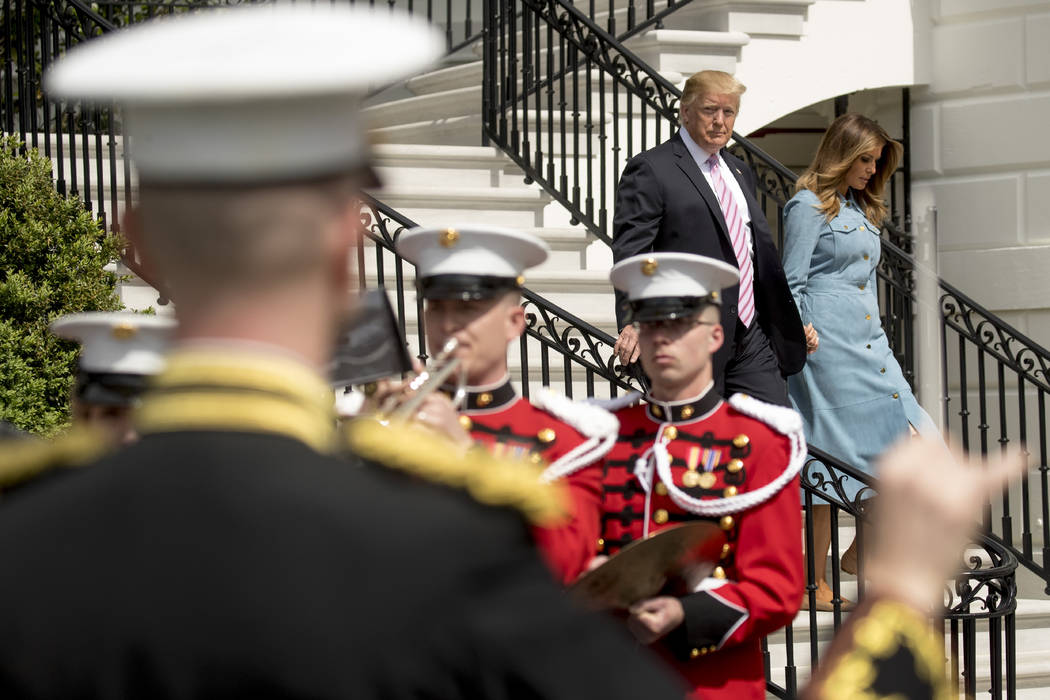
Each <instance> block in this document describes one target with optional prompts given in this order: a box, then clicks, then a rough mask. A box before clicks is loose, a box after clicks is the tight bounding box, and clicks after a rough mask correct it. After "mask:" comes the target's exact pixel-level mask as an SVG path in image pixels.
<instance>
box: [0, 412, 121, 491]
mask: <svg viewBox="0 0 1050 700" xmlns="http://www.w3.org/2000/svg"><path fill="white" fill-rule="evenodd" d="M112 448H113V444H112V441H110V440H108V439H107V438H106V436H105V434H104V433H102V432H100V431H98V430H93V429H89V428H83V427H73V428H70V429H69V430H68V431H67V432H65V433H63V434H62V435H59V436H58V437H56V438H53V439H51V440H25V439H18V440H5V441H2V442H0V491H3V490H5V489H9V488H11V487H13V486H17V485H19V484H22V483H25V482H27V481H30V480H31V479H33V478H35V477H37V476H39V475H40V474H43V473H45V472H48V471H51V470H52V469H57V468H60V467H79V466H82V465H84V464H87V463H88V462H91V461H93V460H95V459H97V458H99V457H101V456H102V455H104V454H105V453H106V452H109V451H110V450H111V449H112Z"/></svg>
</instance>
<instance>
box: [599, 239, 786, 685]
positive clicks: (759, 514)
mask: <svg viewBox="0 0 1050 700" xmlns="http://www.w3.org/2000/svg"><path fill="white" fill-rule="evenodd" d="M611 278H612V281H613V284H614V286H616V287H617V288H618V289H623V290H624V291H626V292H627V293H628V297H629V300H630V304H631V309H632V313H633V318H634V321H635V323H637V324H638V330H639V345H640V348H641V361H642V366H643V367H644V369H645V371H646V374H647V375H648V376H649V378H650V381H651V384H652V386H651V390H650V394H649V396H648V397H647V403H638V402H637V401H638V397H637V395H635V397H634V398H635V403H634V404H633V405H627V404H628V401H629V399H627V400H624V401H621V402H620V407H619V408H618V410H616V412H615V414H616V416H617V418H618V419H619V421H620V432H619V437H618V440H617V443H616V446H615V447H614V448H613V449H612V451H611V452H610V453H609V454H608V455H607V456H606V459H605V476H604V479H605V486H604V514H603V516H602V521H603V533H602V540H601V541H600V547H601V549H602V551H603V552H604V553H606V554H614V553H615V552H616V551H618V550H619V549H620V548H621V547H623V546H624V545H626V544H628V543H629V542H632V541H634V540H636V539H639V538H644V537H646V536H647V535H649V534H651V533H653V532H657V531H659V530H660V529H662V528H665V527H669V526H671V525H674V524H676V523H679V522H682V521H686V520H694V519H697V518H702V519H709V520H712V521H714V522H717V523H719V525H720V526H721V527H722V529H723V530H724V531H725V532H726V535H727V538H728V543H727V544H726V545H725V546H724V547H723V550H722V560H721V562H720V565H719V566H718V567H717V568H716V569H715V570H714V572H713V574H712V575H711V576H710V577H708V578H705V579H703V580H694V581H689V582H688V587H689V589H690V590H692V592H691V593H688V594H686V595H684V596H658V597H655V598H651V599H648V600H644V601H640V602H639V603H637V604H635V605H634V606H633V607H632V609H631V611H630V616H629V618H628V622H627V624H628V627H629V628H630V629H631V631H632V632H633V633H634V634H635V636H636V637H638V639H639V640H640V641H642V642H643V643H646V644H653V645H654V646H655V647H657V648H658V651H659V652H660V653H661V654H662V655H664V656H665V657H666V658H667V659H669V660H670V661H671V663H672V664H673V665H674V666H676V667H677V669H678V670H679V672H680V673H681V674H682V675H683V676H684V677H685V678H686V680H687V682H688V683H689V685H690V687H691V688H692V689H693V690H692V693H691V695H690V697H694V698H734V699H737V698H764V697H765V674H764V669H763V663H762V654H761V640H762V637H764V636H765V635H767V634H769V633H771V632H773V631H775V630H777V629H779V628H780V627H783V626H784V625H785V624H787V623H788V622H790V621H791V620H792V619H793V617H794V616H795V613H796V612H797V611H798V608H799V604H800V602H801V598H802V590H803V586H804V584H805V578H804V574H803V567H802V546H801V539H800V537H799V534H798V533H799V532H800V530H801V526H802V523H801V514H800V510H801V509H800V504H799V494H798V477H797V474H798V470H799V468H800V467H801V465H802V461H803V459H804V456H805V452H806V450H805V441H804V439H803V437H802V432H801V428H802V426H801V421H800V420H799V418H798V416H797V414H795V413H794V412H793V411H791V410H790V409H786V408H783V407H779V406H774V405H771V404H766V403H763V402H760V401H758V400H756V399H752V398H749V397H747V396H744V395H741V394H738V395H736V396H734V397H732V398H731V399H729V400H728V401H725V400H723V399H722V397H720V396H718V395H717V394H716V393H715V392H714V389H713V387H714V382H713V377H712V374H711V373H712V370H711V361H710V359H711V355H712V354H713V353H714V351H715V350H717V349H718V347H720V346H721V343H722V338H723V334H722V328H721V326H720V325H719V310H718V307H717V299H718V291H719V290H720V289H721V288H722V287H726V286H729V285H732V284H734V283H735V281H736V270H735V269H734V268H732V267H730V266H728V265H726V264H725V263H721V262H718V261H714V260H711V259H709V258H702V257H700V256H694V255H688V254H683V253H664V254H654V255H648V256H645V255H643V256H636V257H634V258H629V259H627V260H625V261H623V262H621V263H619V264H618V265H616V266H615V267H614V268H613V271H612V273H611Z"/></svg>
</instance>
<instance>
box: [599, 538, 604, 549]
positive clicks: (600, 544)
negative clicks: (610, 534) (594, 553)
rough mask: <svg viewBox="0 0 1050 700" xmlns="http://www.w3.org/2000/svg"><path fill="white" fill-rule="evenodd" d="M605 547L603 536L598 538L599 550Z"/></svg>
mask: <svg viewBox="0 0 1050 700" xmlns="http://www.w3.org/2000/svg"><path fill="white" fill-rule="evenodd" d="M603 549H605V540H604V539H602V538H601V537H599V538H598V551H601V550H603Z"/></svg>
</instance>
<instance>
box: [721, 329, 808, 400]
mask: <svg viewBox="0 0 1050 700" xmlns="http://www.w3.org/2000/svg"><path fill="white" fill-rule="evenodd" d="M733 346H734V347H733V356H732V357H731V358H730V360H729V363H728V364H727V365H726V370H725V373H724V374H723V375H722V376H721V377H715V388H716V389H717V390H718V391H719V393H721V394H722V396H725V397H726V398H728V397H730V396H732V395H733V394H736V393H738V392H740V393H744V394H747V395H749V396H753V397H755V398H756V399H759V400H761V401H765V402H767V403H775V404H778V405H780V406H788V407H790V406H791V401H790V400H789V399H788V390H787V380H785V379H784V377H783V376H782V375H781V374H780V364H779V363H778V362H777V356H776V354H775V353H774V352H773V346H772V345H770V344H769V338H767V337H766V334H765V333H763V332H762V328H761V327H759V325H758V319H755V321H754V322H752V323H751V327H750V328H746V327H744V324H742V323H740V321H737V325H736V337H735V338H734V339H733Z"/></svg>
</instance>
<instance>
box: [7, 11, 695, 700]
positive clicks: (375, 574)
mask: <svg viewBox="0 0 1050 700" xmlns="http://www.w3.org/2000/svg"><path fill="white" fill-rule="evenodd" d="M441 46H442V43H441V40H440V38H439V37H437V36H435V35H434V34H433V33H432V31H431V30H429V29H428V28H426V27H424V26H421V25H419V24H418V23H416V22H414V21H412V20H410V19H408V18H406V17H401V16H398V15H396V14H391V13H388V12H385V11H384V12H377V13H376V14H374V15H373V14H370V13H368V12H367V11H362V10H353V9H350V8H347V7H334V6H332V7H316V8H312V7H304V6H298V7H291V6H286V7H254V8H248V9H232V10H226V11H223V12H214V13H208V14H200V15H194V16H187V17H182V18H179V19H175V20H168V21H161V22H156V23H153V24H151V25H148V26H139V27H135V28H133V29H130V30H128V31H126V32H121V33H117V34H114V35H110V36H107V37H104V38H102V39H98V40H94V41H91V42H88V43H87V44H86V45H84V46H83V47H81V48H80V49H78V50H76V51H75V55H74V54H71V55H70V56H69V57H68V59H66V60H64V61H62V62H61V63H59V64H58V65H56V66H55V69H54V72H53V73H52V74H51V75H50V77H49V81H48V88H49V90H50V91H51V93H52V94H57V95H62V96H65V97H83V98H89V99H91V100H99V101H102V100H108V99H116V101H117V102H118V103H119V104H121V105H122V106H123V107H124V108H125V113H124V115H125V118H126V122H125V124H126V125H127V128H128V130H129V136H130V139H131V142H132V144H133V148H134V155H135V157H136V159H137V165H138V169H139V175H140V183H141V191H140V198H139V203H140V204H139V209H138V211H137V213H136V214H135V215H134V216H132V217H130V218H129V222H128V223H129V225H128V227H127V231H128V234H129V236H130V237H131V238H132V240H133V241H134V242H135V244H136V246H137V248H138V250H139V251H140V252H141V254H142V256H143V259H144V264H146V265H147V266H149V267H150V268H151V272H153V273H155V274H156V275H157V277H158V278H159V279H162V280H164V283H165V286H167V287H168V288H170V289H171V290H172V292H173V299H174V300H175V302H176V304H177V314H178V320H179V328H178V331H177V337H176V345H175V349H174V350H173V352H172V353H171V355H170V356H169V358H168V363H167V367H166V369H165V370H164V372H163V373H162V374H161V375H159V376H158V377H157V381H156V383H155V388H153V389H151V390H150V392H149V393H148V394H147V395H146V396H145V397H144V398H143V402H142V406H141V407H140V410H139V411H138V414H137V417H136V420H137V425H138V428H139V431H140V434H141V439H140V440H139V441H138V442H137V443H135V444H133V445H131V446H129V447H127V448H125V449H124V450H123V451H121V452H117V453H115V454H112V455H110V456H104V457H101V458H100V459H98V460H96V461H95V462H94V463H93V464H91V465H89V466H86V467H85V468H82V469H79V470H67V471H65V472H64V473H62V475H61V477H59V478H54V479H50V480H47V481H45V482H43V483H39V484H30V485H28V486H26V487H24V488H22V489H20V490H18V491H16V492H13V493H12V494H10V496H9V497H8V498H5V499H4V501H3V503H2V504H0V560H2V561H3V562H4V564H3V567H0V630H2V633H0V697H4V698H16V697H33V698H69V697H92V698H120V697H137V698H194V697H209V698H213V697H269V698H275V697H281V698H291V697H302V698H376V697H381V698H412V697H427V698H460V697H484V696H489V697H500V698H502V697H530V698H531V697H554V698H580V697H586V696H587V694H588V691H589V690H590V689H594V690H595V693H596V694H598V695H601V696H603V697H607V696H619V697H629V696H631V695H634V696H637V695H638V694H639V693H638V692H637V691H638V689H639V687H647V686H649V685H650V684H652V685H655V686H656V687H657V688H660V689H662V690H661V691H660V692H659V693H658V695H660V696H663V697H671V696H673V695H674V694H675V690H674V688H673V687H669V686H668V681H667V680H666V679H664V678H663V677H662V676H659V675H657V674H656V673H655V672H654V671H653V670H652V669H651V668H650V667H649V666H647V665H645V663H644V660H643V659H641V658H639V657H637V656H634V655H632V654H631V653H630V651H629V650H628V649H625V648H624V644H623V642H622V641H620V640H617V639H616V637H615V636H611V635H610V630H608V629H605V628H602V627H601V626H600V625H597V624H596V623H595V622H594V621H592V620H589V619H586V618H583V617H580V616H578V615H576V614H574V613H573V612H572V610H571V609H569V608H568V606H567V603H565V602H564V601H563V600H562V598H561V596H560V594H559V593H558V591H557V590H556V589H555V587H554V586H553V585H552V584H551V583H550V582H549V580H548V578H547V575H546V572H545V571H544V569H543V565H542V563H541V562H540V561H539V560H538V559H537V557H536V556H535V554H533V553H532V552H531V547H530V545H531V543H530V540H529V537H528V530H527V528H526V526H525V523H524V520H523V519H522V518H521V517H520V515H519V513H518V511H516V510H514V509H512V508H510V507H507V506H517V507H519V508H520V509H521V510H523V511H525V512H526V513H527V514H528V515H529V516H530V517H531V518H534V519H535V520H537V521H541V522H542V521H544V519H545V518H547V517H550V515H551V511H552V506H553V505H554V504H553V502H552V499H551V494H550V491H551V490H550V489H549V488H544V487H541V486H540V485H538V484H537V483H536V480H535V477H533V478H516V477H515V476H514V475H515V474H517V472H516V471H512V472H508V471H507V470H500V469H499V468H498V466H496V467H494V469H495V470H496V471H495V475H496V478H495V479H489V478H486V477H485V476H484V475H485V474H488V473H493V472H492V471H491V470H489V471H487V472H486V471H485V470H482V469H479V468H478V467H479V466H480V465H479V464H478V463H477V460H475V459H470V458H461V457H460V456H458V455H450V454H449V453H448V452H445V451H443V449H442V448H441V447H440V446H435V444H434V442H433V439H432V440H430V441H427V440H425V439H423V438H415V437H413V436H412V435H406V434H402V435H398V436H396V438H395V437H394V436H392V435H390V434H389V431H385V430H384V429H383V428H381V427H380V426H378V425H377V424H372V426H371V427H370V426H369V425H365V424H363V425H362V426H361V427H360V429H359V430H356V431H354V437H355V444H358V445H359V446H360V449H359V454H361V455H363V456H361V457H354V458H353V461H352V463H350V464H348V463H347V461H346V460H345V459H337V458H335V457H333V456H329V455H326V454H324V453H325V451H327V450H329V449H331V444H332V442H333V432H334V420H333V419H334V416H333V396H332V393H331V391H330V390H329V389H328V388H327V386H326V383H325V381H324V380H323V379H322V377H321V375H320V370H321V368H322V367H324V366H325V365H326V364H327V361H328V355H329V353H330V348H331V347H332V346H333V344H334V337H335V334H336V333H335V329H336V323H335V321H336V319H337V318H339V317H341V316H342V315H343V314H344V313H345V311H346V309H345V306H346V299H347V298H348V291H349V289H350V288H351V287H352V286H353V280H352V278H351V277H350V275H349V273H348V269H349V266H348V255H349V253H350V251H351V249H352V248H353V246H355V245H357V243H358V235H359V230H358V227H359V210H358V206H357V204H356V203H355V201H354V197H355V193H356V192H357V189H358V186H359V184H360V182H361V179H360V178H361V177H362V176H363V175H364V174H365V172H366V169H367V166H368V159H367V152H366V148H365V145H364V140H363V137H362V134H361V133H360V131H359V130H358V129H357V128H356V124H355V120H356V115H357V102H358V99H359V97H360V95H361V94H362V93H363V92H364V91H365V90H366V89H367V87H368V84H369V83H371V82H373V81H376V82H385V81H389V80H392V79H394V78H396V77H400V76H403V75H405V74H407V73H408V72H410V71H412V70H416V69H418V68H420V67H422V65H423V64H424V63H425V62H427V61H428V60H430V59H432V58H433V57H434V56H436V55H437V54H438V53H439V52H440V47H441ZM391 47H397V50H396V51H391ZM380 59H381V60H380ZM363 66H368V68H369V71H370V72H369V73H367V74H366V73H363V72H362V67H363ZM442 444H444V443H442ZM421 475H422V476H427V477H431V478H432V479H436V480H444V481H446V482H451V483H454V484H456V485H457V488H453V487H449V486H437V485H435V484H433V483H431V482H429V481H427V480H425V479H423V478H420V476H421ZM468 491H469V492H470V493H473V494H476V495H477V496H478V498H479V499H483V500H484V501H485V503H486V506H485V507H483V506H481V505H479V504H478V502H477V501H474V500H472V499H471V498H470V496H469V495H468ZM395 513H396V517H391V515H392V514H395ZM609 659H617V663H616V665H615V668H616V669H617V671H620V673H619V674H611V675H610V674H608V673H606V668H605V667H606V664H607V663H608V661H609Z"/></svg>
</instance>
